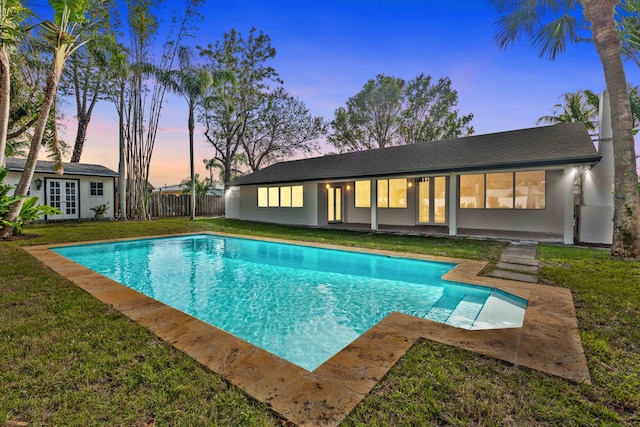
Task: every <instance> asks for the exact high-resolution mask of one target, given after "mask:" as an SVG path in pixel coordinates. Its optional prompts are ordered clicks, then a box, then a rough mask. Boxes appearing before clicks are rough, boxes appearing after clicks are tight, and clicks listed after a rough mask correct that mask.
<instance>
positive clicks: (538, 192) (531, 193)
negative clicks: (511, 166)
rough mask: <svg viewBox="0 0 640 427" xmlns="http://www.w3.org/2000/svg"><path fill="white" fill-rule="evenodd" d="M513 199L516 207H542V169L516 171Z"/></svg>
mask: <svg viewBox="0 0 640 427" xmlns="http://www.w3.org/2000/svg"><path fill="white" fill-rule="evenodd" d="M515 199H516V201H515V203H516V206H515V207H516V209H544V208H545V176H544V171H530V172H516V197H515Z"/></svg>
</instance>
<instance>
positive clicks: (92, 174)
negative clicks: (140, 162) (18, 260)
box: [5, 157, 118, 220]
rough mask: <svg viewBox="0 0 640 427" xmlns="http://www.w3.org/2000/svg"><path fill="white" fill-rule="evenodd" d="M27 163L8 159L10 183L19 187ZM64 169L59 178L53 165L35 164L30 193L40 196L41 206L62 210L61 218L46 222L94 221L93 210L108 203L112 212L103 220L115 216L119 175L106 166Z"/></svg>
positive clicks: (73, 165) (79, 165)
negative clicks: (116, 181) (60, 220)
mask: <svg viewBox="0 0 640 427" xmlns="http://www.w3.org/2000/svg"><path fill="white" fill-rule="evenodd" d="M25 163H26V159H18V158H11V157H10V158H7V164H6V167H7V169H9V173H8V175H7V178H6V180H5V182H6V183H7V184H11V185H17V184H18V182H19V181H20V176H21V175H22V171H23V170H24V166H25ZM63 168H64V173H63V175H58V174H56V173H55V171H54V166H53V163H52V162H48V161H41V160H38V162H37V164H36V170H35V172H34V174H33V179H32V181H31V187H30V188H29V194H30V195H31V196H37V197H38V202H39V203H40V204H46V205H49V206H53V207H55V208H58V209H60V210H61V211H62V214H61V215H49V216H47V217H46V218H45V219H47V220H58V219H85V218H87V219H88V218H93V217H94V212H93V211H92V210H91V208H93V207H95V206H98V205H102V204H106V203H109V209H107V211H106V212H105V214H104V217H105V218H113V217H114V214H113V212H114V210H113V209H114V206H115V194H116V193H115V179H116V178H117V177H118V173H117V172H114V171H112V170H111V169H108V168H106V167H104V166H100V165H91V164H85V163H64V164H63Z"/></svg>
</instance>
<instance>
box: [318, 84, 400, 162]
mask: <svg viewBox="0 0 640 427" xmlns="http://www.w3.org/2000/svg"><path fill="white" fill-rule="evenodd" d="M404 85H405V81H404V80H403V79H401V78H397V77H390V76H385V75H383V74H379V75H377V76H376V78H375V79H371V80H369V81H367V82H366V83H365V85H364V86H363V88H362V90H361V91H360V92H358V93H357V94H355V95H354V96H352V97H351V98H349V99H347V105H346V108H344V107H340V108H338V109H337V110H336V112H335V117H334V119H333V121H332V122H331V127H332V128H333V133H332V134H331V135H329V142H331V144H333V146H334V147H336V148H337V149H338V151H340V152H348V151H362V150H370V149H372V148H384V147H387V146H390V145H394V144H395V143H396V142H397V139H396V137H397V135H396V129H397V127H398V124H399V117H400V114H401V111H402V98H403V89H404Z"/></svg>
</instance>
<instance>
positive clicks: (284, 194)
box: [280, 187, 291, 208]
mask: <svg viewBox="0 0 640 427" xmlns="http://www.w3.org/2000/svg"><path fill="white" fill-rule="evenodd" d="M280 207H282V208H290V207H291V187H280Z"/></svg>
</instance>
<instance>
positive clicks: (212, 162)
mask: <svg viewBox="0 0 640 427" xmlns="http://www.w3.org/2000/svg"><path fill="white" fill-rule="evenodd" d="M202 163H204V168H205V169H206V170H208V171H209V182H215V181H214V179H213V171H214V170H215V169H219V170H220V171H222V165H221V164H220V163H218V162H217V161H216V159H215V157H214V158H212V159H202Z"/></svg>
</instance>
